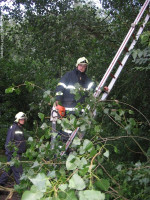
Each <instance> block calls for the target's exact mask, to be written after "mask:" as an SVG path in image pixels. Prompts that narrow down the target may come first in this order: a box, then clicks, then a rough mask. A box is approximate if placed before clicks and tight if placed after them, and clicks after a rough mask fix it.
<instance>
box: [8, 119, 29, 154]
mask: <svg viewBox="0 0 150 200" xmlns="http://www.w3.org/2000/svg"><path fill="white" fill-rule="evenodd" d="M10 143H12V144H13V145H15V146H16V147H17V148H18V151H17V153H18V154H22V153H24V152H25V151H26V142H25V139H24V133H23V128H22V127H21V126H19V125H18V123H16V122H14V123H13V125H12V126H10V128H9V129H8V132H7V138H6V143H5V150H6V155H9V156H11V155H12V153H13V152H14V149H13V148H11V147H9V146H8V145H9V144H10Z"/></svg>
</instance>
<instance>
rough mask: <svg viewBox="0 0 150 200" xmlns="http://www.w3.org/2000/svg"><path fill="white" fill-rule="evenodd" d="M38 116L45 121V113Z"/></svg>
mask: <svg viewBox="0 0 150 200" xmlns="http://www.w3.org/2000/svg"><path fill="white" fill-rule="evenodd" d="M38 116H39V118H40V119H41V121H43V120H44V116H45V115H44V114H43V113H38Z"/></svg>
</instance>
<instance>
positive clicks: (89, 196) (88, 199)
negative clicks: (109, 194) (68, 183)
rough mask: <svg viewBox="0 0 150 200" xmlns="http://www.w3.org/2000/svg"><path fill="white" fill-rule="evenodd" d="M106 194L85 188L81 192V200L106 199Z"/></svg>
mask: <svg viewBox="0 0 150 200" xmlns="http://www.w3.org/2000/svg"><path fill="white" fill-rule="evenodd" d="M104 199H105V194H104V193H101V192H100V191H95V190H85V191H80V192H79V200H104Z"/></svg>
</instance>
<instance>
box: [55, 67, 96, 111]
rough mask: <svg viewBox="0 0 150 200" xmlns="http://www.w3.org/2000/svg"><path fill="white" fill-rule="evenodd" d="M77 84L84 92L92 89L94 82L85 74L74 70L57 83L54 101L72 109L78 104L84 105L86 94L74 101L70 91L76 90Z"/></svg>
mask: <svg viewBox="0 0 150 200" xmlns="http://www.w3.org/2000/svg"><path fill="white" fill-rule="evenodd" d="M77 83H78V84H80V86H81V87H82V88H83V89H84V91H88V90H90V89H93V88H94V82H92V81H91V80H90V79H89V78H88V77H87V75H86V74H85V73H82V72H80V71H79V70H77V69H74V70H72V71H70V72H67V73H66V74H65V75H64V76H63V77H62V78H61V80H60V82H59V83H58V85H57V88H56V101H60V102H61V104H62V106H64V107H66V108H74V107H75V106H76V105H77V103H78V102H79V103H84V101H85V97H86V96H87V94H85V95H84V96H81V98H80V99H79V100H78V101H76V100H75V95H74V94H72V91H73V90H74V89H76V84H77Z"/></svg>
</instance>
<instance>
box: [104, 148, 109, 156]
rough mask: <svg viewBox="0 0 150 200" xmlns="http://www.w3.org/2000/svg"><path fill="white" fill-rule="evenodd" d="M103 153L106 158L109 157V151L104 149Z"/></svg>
mask: <svg viewBox="0 0 150 200" xmlns="http://www.w3.org/2000/svg"><path fill="white" fill-rule="evenodd" d="M103 155H104V156H105V157H106V158H108V157H109V151H108V150H106V151H105V153H104V154H103Z"/></svg>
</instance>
